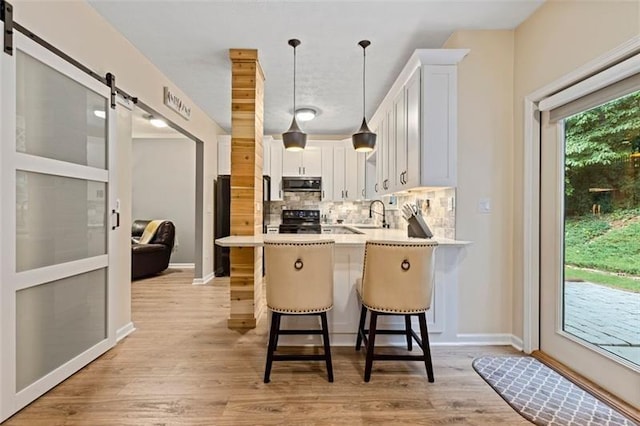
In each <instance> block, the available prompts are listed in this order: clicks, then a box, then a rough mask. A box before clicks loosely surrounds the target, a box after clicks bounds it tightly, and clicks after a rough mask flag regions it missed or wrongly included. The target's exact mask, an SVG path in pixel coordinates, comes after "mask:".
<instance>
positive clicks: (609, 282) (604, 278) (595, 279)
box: [564, 266, 640, 293]
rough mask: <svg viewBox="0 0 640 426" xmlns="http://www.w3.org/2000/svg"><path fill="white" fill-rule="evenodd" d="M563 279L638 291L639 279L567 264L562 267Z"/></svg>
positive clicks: (639, 286) (639, 290)
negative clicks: (587, 269) (577, 267)
mask: <svg viewBox="0 0 640 426" xmlns="http://www.w3.org/2000/svg"><path fill="white" fill-rule="evenodd" d="M564 279H565V280H567V281H588V282H590V283H596V284H602V285H606V286H608V287H614V288H619V289H623V290H629V291H632V292H634V293H640V280H638V279H633V278H629V277H624V276H618V275H614V274H611V273H609V272H595V271H586V270H584V269H576V268H573V267H571V266H567V267H565V268H564Z"/></svg>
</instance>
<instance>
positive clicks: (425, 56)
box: [371, 49, 469, 196]
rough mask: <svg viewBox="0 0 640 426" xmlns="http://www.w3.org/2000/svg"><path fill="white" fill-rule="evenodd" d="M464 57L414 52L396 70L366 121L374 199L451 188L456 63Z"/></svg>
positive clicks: (462, 52) (463, 52) (434, 51)
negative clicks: (371, 135)
mask: <svg viewBox="0 0 640 426" xmlns="http://www.w3.org/2000/svg"><path fill="white" fill-rule="evenodd" d="M467 53H469V50H467V49H418V50H416V51H415V52H414V54H413V55H412V56H411V58H410V59H409V62H408V63H407V64H406V65H405V67H404V68H403V70H402V71H401V73H400V75H399V76H398V78H397V79H396V81H395V83H394V84H393V86H392V87H391V90H390V91H389V93H387V96H385V98H384V100H383V101H382V104H381V105H380V107H379V108H378V110H377V111H376V113H375V114H374V115H373V117H372V118H371V123H372V128H375V129H377V131H376V132H377V134H378V146H377V148H376V155H375V162H376V173H377V178H376V184H377V193H376V195H378V196H379V195H383V194H389V193H392V192H396V191H399V190H407V189H412V188H417V187H436V186H438V187H453V186H456V162H457V64H458V62H460V61H461V60H462V59H463V58H464V57H465V56H466V55H467ZM372 158H373V157H372ZM375 189H376V188H375V187H374V192H375Z"/></svg>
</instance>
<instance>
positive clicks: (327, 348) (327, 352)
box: [320, 312, 333, 382]
mask: <svg viewBox="0 0 640 426" xmlns="http://www.w3.org/2000/svg"><path fill="white" fill-rule="evenodd" d="M320 319H321V320H322V342H323V343H324V356H325V361H326V362H327V376H328V377H329V382H333V365H332V364H331V345H330V344H329V325H328V324H327V313H326V312H321V313H320Z"/></svg>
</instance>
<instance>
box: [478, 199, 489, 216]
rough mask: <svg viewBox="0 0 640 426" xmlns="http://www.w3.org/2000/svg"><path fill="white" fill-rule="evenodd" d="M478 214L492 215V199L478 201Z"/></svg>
mask: <svg viewBox="0 0 640 426" xmlns="http://www.w3.org/2000/svg"><path fill="white" fill-rule="evenodd" d="M478 212H479V213H485V214H486V213H491V199H490V198H481V199H480V200H479V201H478Z"/></svg>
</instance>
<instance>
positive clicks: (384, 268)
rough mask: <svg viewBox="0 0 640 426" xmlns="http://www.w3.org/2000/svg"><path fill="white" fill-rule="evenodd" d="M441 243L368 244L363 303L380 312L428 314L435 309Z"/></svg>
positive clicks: (369, 242)
mask: <svg viewBox="0 0 640 426" xmlns="http://www.w3.org/2000/svg"><path fill="white" fill-rule="evenodd" d="M437 246H438V243H437V242H435V241H433V242H431V241H428V242H419V243H418V242H416V243H413V242H407V243H400V242H398V243H396V242H384V241H368V242H367V244H366V246H365V252H364V270H363V275H362V290H361V297H362V303H363V304H364V305H365V306H367V307H368V308H369V309H371V310H374V311H379V312H396V313H411V312H425V311H426V310H428V309H429V308H430V307H431V295H432V293H433V280H434V275H435V249H436V248H437Z"/></svg>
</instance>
